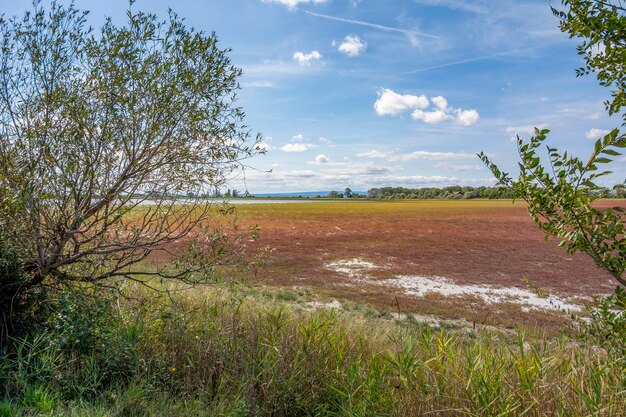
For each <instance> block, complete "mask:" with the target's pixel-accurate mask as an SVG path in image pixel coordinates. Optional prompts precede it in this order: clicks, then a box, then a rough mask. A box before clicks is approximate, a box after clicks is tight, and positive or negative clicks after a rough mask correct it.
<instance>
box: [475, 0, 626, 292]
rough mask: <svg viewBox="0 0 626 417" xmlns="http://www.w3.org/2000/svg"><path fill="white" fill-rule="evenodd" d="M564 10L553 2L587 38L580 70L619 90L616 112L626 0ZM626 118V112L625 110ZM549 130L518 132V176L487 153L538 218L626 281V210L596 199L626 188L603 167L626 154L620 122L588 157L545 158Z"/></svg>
mask: <svg viewBox="0 0 626 417" xmlns="http://www.w3.org/2000/svg"><path fill="white" fill-rule="evenodd" d="M561 3H562V6H563V9H556V8H554V7H553V8H552V11H553V13H554V14H555V16H557V17H558V18H559V19H560V28H561V30H562V31H563V32H566V33H568V34H569V35H570V37H573V38H580V39H581V43H580V44H579V45H578V52H579V54H580V55H581V56H583V58H584V65H583V66H582V67H581V68H579V69H578V70H577V75H578V76H583V75H587V74H595V75H596V76H597V78H598V80H599V82H600V84H601V85H603V86H605V87H609V88H611V89H612V92H611V93H612V98H611V99H610V100H607V101H606V109H607V112H608V113H609V114H610V115H614V114H620V113H621V112H622V111H623V109H624V108H625V107H626V9H625V8H624V7H623V5H622V2H621V0H616V1H609V0H562V2H561ZM621 116H622V119H623V122H624V123H623V124H626V113H623V114H621ZM548 133H549V131H548V130H541V131H540V130H536V133H535V136H534V137H532V138H531V139H530V140H529V141H528V142H525V141H523V140H522V139H521V138H519V137H518V139H517V143H518V151H519V155H520V163H519V170H520V173H519V176H518V178H517V179H516V180H514V179H513V178H512V177H511V176H510V175H509V174H507V173H505V172H502V171H501V170H500V169H498V167H497V166H496V165H495V164H494V163H493V162H492V161H490V160H489V158H488V157H487V156H486V155H484V154H483V153H481V154H480V155H479V156H480V157H481V158H482V160H483V161H484V162H485V163H486V164H487V166H489V168H490V169H491V170H492V172H493V173H494V175H495V177H496V178H497V179H498V180H499V182H500V183H501V184H504V185H507V186H509V187H512V188H513V189H514V191H515V194H516V196H517V197H518V198H522V199H524V200H525V201H526V202H527V203H528V211H529V213H530V215H531V217H532V219H533V220H534V221H535V223H536V224H537V225H538V226H539V227H540V228H541V229H542V230H544V231H545V232H546V233H547V234H548V235H554V236H556V237H558V238H559V239H560V245H561V246H563V247H565V248H566V249H567V250H568V252H570V253H573V252H576V251H582V252H584V253H586V254H588V255H589V256H591V258H592V259H593V260H594V261H595V263H596V264H597V265H598V266H599V267H600V268H602V269H604V270H605V271H607V272H608V273H609V274H611V275H612V276H613V278H614V279H615V280H616V281H617V282H618V283H619V284H621V285H622V286H623V287H626V279H624V277H623V275H624V271H625V269H626V236H625V229H624V223H625V216H624V209H623V208H622V207H619V206H618V207H609V208H604V209H601V208H598V207H597V205H595V204H594V203H595V202H596V201H597V200H599V199H601V198H604V197H610V196H612V195H615V194H616V191H620V190H623V187H624V182H622V183H621V184H617V185H616V186H614V187H611V188H608V187H606V186H602V185H601V183H600V181H599V179H601V178H602V177H604V176H605V175H608V174H610V173H611V172H610V171H608V170H605V169H602V166H603V165H604V164H607V163H610V162H612V160H613V158H615V157H619V156H620V155H621V148H625V147H626V135H624V133H620V131H619V130H618V129H614V130H613V131H612V132H610V133H609V134H607V135H606V136H605V137H603V138H601V139H598V140H597V141H596V142H595V145H594V149H593V152H592V153H591V155H590V157H589V159H588V160H586V161H584V160H581V159H579V158H577V157H574V156H571V155H568V154H567V152H564V153H561V152H559V151H558V150H557V149H554V148H551V147H547V152H546V154H545V157H547V159H548V161H547V163H545V162H542V157H541V156H542V151H541V147H542V145H543V143H544V141H545V140H546V139H547V134H548Z"/></svg>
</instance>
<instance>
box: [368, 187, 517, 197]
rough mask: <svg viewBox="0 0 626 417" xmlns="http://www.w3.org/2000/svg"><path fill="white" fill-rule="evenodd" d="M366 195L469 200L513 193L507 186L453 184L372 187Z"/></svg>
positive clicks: (505, 195) (511, 194) (510, 195)
mask: <svg viewBox="0 0 626 417" xmlns="http://www.w3.org/2000/svg"><path fill="white" fill-rule="evenodd" d="M367 196H368V197H369V198H399V199H420V200H430V199H444V200H461V199H463V200H470V199H474V198H488V199H496V198H505V199H511V198H513V197H514V193H513V191H511V190H510V189H509V188H507V187H467V186H461V185H455V186H450V187H445V188H433V187H430V188H428V187H427V188H404V187H382V188H372V189H369V190H367Z"/></svg>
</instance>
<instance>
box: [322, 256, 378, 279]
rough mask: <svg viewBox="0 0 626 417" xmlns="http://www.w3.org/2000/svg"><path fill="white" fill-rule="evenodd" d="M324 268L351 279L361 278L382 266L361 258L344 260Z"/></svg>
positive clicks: (328, 264)
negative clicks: (367, 272) (365, 273)
mask: <svg viewBox="0 0 626 417" xmlns="http://www.w3.org/2000/svg"><path fill="white" fill-rule="evenodd" d="M324 266H325V267H326V268H328V269H332V270H333V271H336V272H339V273H342V274H345V275H347V276H349V277H350V278H359V277H361V276H363V273H364V272H366V271H369V270H372V269H379V268H380V266H378V265H376V264H374V263H372V262H368V261H365V260H363V259H360V258H352V259H343V260H340V261H335V262H330V263H327V264H326V265H324Z"/></svg>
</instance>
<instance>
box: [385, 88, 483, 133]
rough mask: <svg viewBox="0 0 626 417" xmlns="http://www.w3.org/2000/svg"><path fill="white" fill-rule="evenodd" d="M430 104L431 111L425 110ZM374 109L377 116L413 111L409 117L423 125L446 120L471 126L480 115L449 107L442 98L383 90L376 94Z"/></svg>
mask: <svg viewBox="0 0 626 417" xmlns="http://www.w3.org/2000/svg"><path fill="white" fill-rule="evenodd" d="M431 103H432V105H433V106H432V107H431V109H432V110H427V109H428V107H429V106H430V105H431ZM374 109H375V110H376V113H377V114H378V115H379V116H385V115H390V116H396V115H398V114H400V113H402V112H404V111H406V110H410V109H413V112H412V113H411V117H412V118H413V119H414V120H421V121H423V122H424V123H429V124H436V123H441V122H443V121H446V120H455V121H456V122H457V123H458V124H460V125H462V126H471V125H475V124H476V123H478V120H479V119H480V115H479V114H478V112H477V111H476V110H474V109H471V110H463V109H460V108H454V107H450V106H449V105H448V100H446V99H445V97H442V96H435V97H431V98H430V100H429V99H428V98H427V97H426V96H425V95H421V96H414V95H410V94H406V95H402V94H398V93H396V92H395V91H393V90H390V89H388V88H384V89H382V90H380V91H379V92H378V99H377V100H376V102H375V103H374Z"/></svg>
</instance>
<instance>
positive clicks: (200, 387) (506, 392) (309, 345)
mask: <svg viewBox="0 0 626 417" xmlns="http://www.w3.org/2000/svg"><path fill="white" fill-rule="evenodd" d="M128 294H129V295H132V298H131V299H128V300H125V299H110V298H100V299H99V300H96V299H87V300H85V299H84V298H81V297H79V298H77V299H76V298H73V297H72V296H71V295H68V296H67V297H65V298H64V299H63V301H62V303H61V304H60V306H59V309H58V311H57V313H56V314H55V315H54V316H53V317H52V319H51V320H50V323H49V333H44V334H42V335H39V336H37V337H34V338H32V339H22V340H18V341H16V342H17V344H18V349H17V351H16V353H15V354H14V355H6V354H4V355H2V356H0V368H1V369H2V372H0V390H1V391H3V392H5V393H7V394H6V396H5V397H4V398H3V399H2V398H0V401H3V402H2V403H1V407H2V408H0V410H1V411H0V412H2V413H3V414H2V415H11V416H20V415H24V416H25V415H30V416H37V415H42V416H44V415H45V416H47V415H55V416H64V415H67V416H70V415H80V416H130V415H133V416H169V415H185V416H210V415H223V416H303V415H310V416H331V415H332V416H337V415H338V416H407V415H435V416H496V415H497V416H519V415H525V416H545V415H561V416H566V415H569V416H578V415H594V416H617V415H623V413H624V412H626V402H625V398H624V383H625V381H624V375H623V372H622V368H619V367H617V366H616V361H617V360H618V359H619V358H618V357H616V356H615V355H614V354H613V353H612V351H604V350H601V349H600V350H598V349H596V348H593V346H592V345H586V344H581V343H578V342H572V341H568V340H567V339H555V340H551V341H545V340H544V341H535V340H530V339H526V338H525V337H524V336H523V335H521V334H519V335H508V334H507V333H493V332H489V331H472V330H471V329H469V330H468V331H464V330H457V331H455V330H443V329H434V328H431V327H429V326H427V325H424V324H420V323H418V322H417V321H416V320H415V319H414V318H413V316H410V315H409V316H407V317H406V318H400V319H398V320H394V319H391V318H374V317H367V316H365V315H363V314H362V313H361V312H359V311H353V312H348V311H341V310H328V309H321V310H310V307H307V305H306V304H304V305H298V304H296V303H295V302H292V303H289V304H279V301H278V300H280V299H285V296H284V295H283V293H282V292H279V293H275V294H272V293H268V292H267V291H263V292H259V291H258V290H255V289H254V288H245V287H231V288H230V289H228V288H218V289H215V290H211V291H208V292H206V291H202V290H200V289H198V290H196V291H194V292H193V293H189V292H185V293H180V294H179V295H175V296H173V298H172V299H171V300H170V301H168V298H167V297H165V296H161V297H155V294H154V293H153V292H149V293H146V292H145V291H144V290H139V289H134V290H133V289H131V290H130V291H129V292H128ZM289 298H291V297H289ZM85 303H87V304H85Z"/></svg>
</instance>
